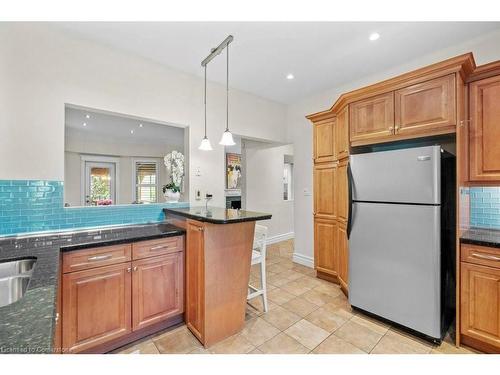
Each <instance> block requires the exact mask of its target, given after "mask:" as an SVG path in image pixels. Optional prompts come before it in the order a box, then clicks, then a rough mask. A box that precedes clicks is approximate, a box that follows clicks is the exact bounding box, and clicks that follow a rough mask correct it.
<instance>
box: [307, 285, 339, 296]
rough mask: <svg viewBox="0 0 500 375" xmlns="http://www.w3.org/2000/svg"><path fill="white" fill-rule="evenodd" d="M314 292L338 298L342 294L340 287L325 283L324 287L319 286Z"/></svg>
mask: <svg viewBox="0 0 500 375" xmlns="http://www.w3.org/2000/svg"><path fill="white" fill-rule="evenodd" d="M314 290H316V291H318V292H321V293H325V294H327V295H329V296H330V297H337V296H339V295H341V294H343V293H342V290H340V287H339V286H338V285H337V284H332V283H323V284H322V285H318V286H317V287H316V288H314Z"/></svg>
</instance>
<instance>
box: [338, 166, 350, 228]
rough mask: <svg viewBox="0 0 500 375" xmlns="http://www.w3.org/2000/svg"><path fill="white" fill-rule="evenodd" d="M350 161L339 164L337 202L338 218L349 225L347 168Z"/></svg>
mask: <svg viewBox="0 0 500 375" xmlns="http://www.w3.org/2000/svg"><path fill="white" fill-rule="evenodd" d="M348 164H349V160H347V159H346V160H343V161H341V162H340V163H339V165H338V168H337V185H336V188H335V191H336V193H337V194H336V201H337V218H338V220H339V221H340V222H343V223H347V217H348V215H349V213H348V204H349V193H348V185H347V166H348Z"/></svg>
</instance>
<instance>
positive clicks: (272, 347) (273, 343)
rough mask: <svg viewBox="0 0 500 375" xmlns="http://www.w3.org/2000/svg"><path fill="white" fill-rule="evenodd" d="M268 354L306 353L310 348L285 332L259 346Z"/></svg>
mask: <svg viewBox="0 0 500 375" xmlns="http://www.w3.org/2000/svg"><path fill="white" fill-rule="evenodd" d="M258 349H259V350H260V351H261V352H262V353H266V354H306V353H309V349H308V348H306V347H305V346H304V345H302V344H301V343H299V342H298V341H297V340H295V339H293V338H291V337H290V336H288V335H286V334H284V333H283V332H282V333H280V334H279V335H277V336H274V337H273V338H272V339H271V340H269V341H266V342H265V343H264V344H262V345H261V346H259V347H258Z"/></svg>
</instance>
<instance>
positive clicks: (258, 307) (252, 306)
mask: <svg viewBox="0 0 500 375" xmlns="http://www.w3.org/2000/svg"><path fill="white" fill-rule="evenodd" d="M268 293H269V291H268ZM273 305H276V304H275V303H274V302H272V301H270V300H269V298H268V299H267V308H268V309H271V307H272V306H273ZM247 310H249V311H252V312H254V313H255V314H257V315H262V314H263V313H264V302H263V301H262V297H255V298H252V299H251V300H248V301H247Z"/></svg>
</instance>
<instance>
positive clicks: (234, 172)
mask: <svg viewBox="0 0 500 375" xmlns="http://www.w3.org/2000/svg"><path fill="white" fill-rule="evenodd" d="M226 189H241V155H240V154H226Z"/></svg>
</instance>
